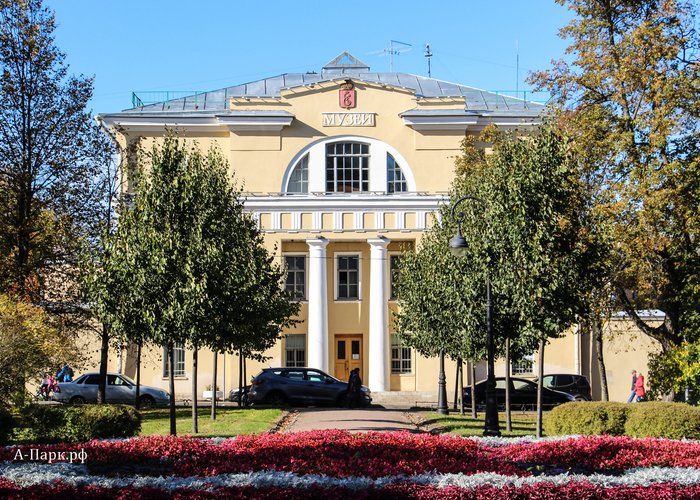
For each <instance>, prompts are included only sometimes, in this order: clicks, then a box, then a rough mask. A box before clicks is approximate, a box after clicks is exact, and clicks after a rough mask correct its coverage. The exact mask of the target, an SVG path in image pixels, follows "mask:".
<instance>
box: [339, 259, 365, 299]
mask: <svg viewBox="0 0 700 500" xmlns="http://www.w3.org/2000/svg"><path fill="white" fill-rule="evenodd" d="M336 272H337V280H336V290H337V293H336V297H337V300H359V298H360V257H359V255H341V256H338V257H337V266H336Z"/></svg>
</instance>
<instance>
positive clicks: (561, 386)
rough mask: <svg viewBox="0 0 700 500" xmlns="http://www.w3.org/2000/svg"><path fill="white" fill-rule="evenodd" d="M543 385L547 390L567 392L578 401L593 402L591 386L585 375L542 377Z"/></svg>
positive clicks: (563, 374)
mask: <svg viewBox="0 0 700 500" xmlns="http://www.w3.org/2000/svg"><path fill="white" fill-rule="evenodd" d="M542 385H544V386H545V387H546V388H547V389H552V390H555V391H560V392H566V393H567V394H571V395H572V396H573V397H575V398H576V400H577V401H590V400H591V384H589V383H588V379H587V378H586V377H584V376H583V375H574V374H568V373H555V374H553V375H545V376H544V377H542Z"/></svg>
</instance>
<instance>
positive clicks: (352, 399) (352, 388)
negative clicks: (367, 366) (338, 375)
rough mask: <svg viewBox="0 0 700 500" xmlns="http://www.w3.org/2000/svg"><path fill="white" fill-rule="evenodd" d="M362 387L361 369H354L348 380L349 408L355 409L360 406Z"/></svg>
mask: <svg viewBox="0 0 700 500" xmlns="http://www.w3.org/2000/svg"><path fill="white" fill-rule="evenodd" d="M361 387H362V379H361V378H360V369H359V368H353V369H352V370H351V371H350V378H349V379H348V407H350V408H354V407H355V406H359V405H360V390H361Z"/></svg>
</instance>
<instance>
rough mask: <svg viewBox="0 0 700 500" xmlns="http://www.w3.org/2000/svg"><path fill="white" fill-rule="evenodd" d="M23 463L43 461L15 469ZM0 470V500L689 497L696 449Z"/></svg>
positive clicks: (458, 446)
mask: <svg viewBox="0 0 700 500" xmlns="http://www.w3.org/2000/svg"><path fill="white" fill-rule="evenodd" d="M528 441H530V442H528ZM32 450H34V451H32ZM80 451H84V455H81V456H82V457H84V458H85V460H84V464H81V463H79V462H78V463H66V461H61V458H59V460H58V461H54V462H53V463H50V464H49V463H45V462H46V460H45V457H46V456H49V453H50V452H54V455H51V456H54V457H55V454H56V453H57V452H64V455H63V459H64V460H67V458H66V457H68V456H73V457H75V456H77V452H80ZM70 452H74V453H73V455H70ZM18 453H19V454H20V455H18ZM30 453H33V454H34V455H33V456H34V457H38V456H43V457H44V460H26V459H24V460H18V459H17V457H18V456H25V457H27V456H29V455H30ZM42 453H43V455H42ZM0 461H2V462H0V497H7V496H16V497H18V498H19V497H27V496H28V497H43V496H56V495H58V496H64V497H66V498H67V497H72V498H80V497H87V496H91V497H94V496H99V497H119V496H122V497H123V496H128V497H135V498H139V497H141V498H153V497H164V496H165V497H167V496H170V497H190V496H196V497H202V498H209V497H233V498H236V497H240V498H256V497H260V498H264V497H271V496H274V497H279V498H298V497H304V498H314V497H319V498H320V497H326V498H327V497H328V496H329V495H339V496H349V495H352V496H353V497H356V498H376V497H378V496H380V497H385V498H410V497H412V498H436V497H439V498H483V497H484V496H489V497H493V498H515V497H518V498H526V497H527V498H560V497H564V496H565V497H568V498H593V497H596V498H642V497H652V496H653V497H658V498H674V499H675V498H698V497H700V443H699V442H695V441H674V440H663V439H631V438H615V437H605V436H602V437H576V438H567V439H551V440H527V439H525V440H523V439H519V440H511V441H505V440H495V441H494V440H486V439H484V440H478V439H469V438H461V437H454V436H433V435H425V434H421V435H416V434H410V433H366V434H359V435H351V434H349V433H347V432H344V431H314V432H307V433H298V434H265V435H259V436H240V437H238V438H233V439H225V440H221V439H193V438H188V437H181V438H173V437H169V436H151V437H144V438H134V439H128V440H121V441H90V442H88V443H84V444H82V445H45V446H22V447H6V448H4V449H0Z"/></svg>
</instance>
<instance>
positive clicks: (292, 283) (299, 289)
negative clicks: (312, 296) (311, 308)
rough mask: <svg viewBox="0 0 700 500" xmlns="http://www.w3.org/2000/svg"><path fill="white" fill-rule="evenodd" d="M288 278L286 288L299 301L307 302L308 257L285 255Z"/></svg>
mask: <svg viewBox="0 0 700 500" xmlns="http://www.w3.org/2000/svg"><path fill="white" fill-rule="evenodd" d="M284 263H285V266H286V268H287V277H286V280H285V283H284V288H285V290H287V292H289V294H290V295H291V296H292V297H293V298H295V299H297V300H306V256H304V255H285V256H284Z"/></svg>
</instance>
